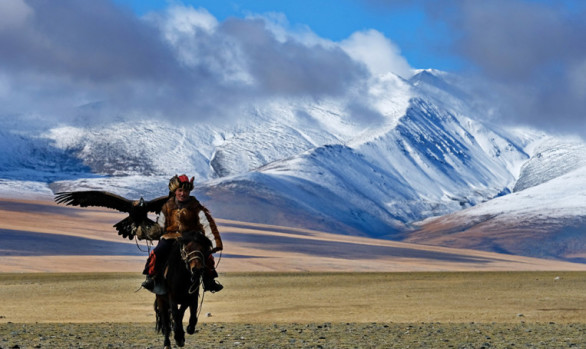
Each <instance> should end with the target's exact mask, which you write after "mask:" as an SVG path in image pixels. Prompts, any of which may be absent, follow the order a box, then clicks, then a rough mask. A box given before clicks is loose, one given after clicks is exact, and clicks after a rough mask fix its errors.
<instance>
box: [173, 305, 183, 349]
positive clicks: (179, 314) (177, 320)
mask: <svg viewBox="0 0 586 349" xmlns="http://www.w3.org/2000/svg"><path fill="white" fill-rule="evenodd" d="M185 308H187V306H186V305H183V304H182V305H181V306H180V307H177V304H173V305H172V307H171V310H172V312H173V332H175V336H174V338H175V344H177V346H178V347H182V346H184V345H185V331H184V330H183V314H185Z"/></svg>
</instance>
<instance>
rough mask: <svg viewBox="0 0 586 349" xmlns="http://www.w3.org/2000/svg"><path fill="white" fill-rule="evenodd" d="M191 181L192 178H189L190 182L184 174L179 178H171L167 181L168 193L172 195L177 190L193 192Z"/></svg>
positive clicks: (176, 176)
mask: <svg viewBox="0 0 586 349" xmlns="http://www.w3.org/2000/svg"><path fill="white" fill-rule="evenodd" d="M193 179H194V177H191V180H190V179H189V177H187V175H184V174H182V175H181V176H178V175H175V176H173V178H171V179H170V180H169V191H170V192H171V193H174V192H175V190H177V189H179V188H183V189H185V190H189V191H192V190H193Z"/></svg>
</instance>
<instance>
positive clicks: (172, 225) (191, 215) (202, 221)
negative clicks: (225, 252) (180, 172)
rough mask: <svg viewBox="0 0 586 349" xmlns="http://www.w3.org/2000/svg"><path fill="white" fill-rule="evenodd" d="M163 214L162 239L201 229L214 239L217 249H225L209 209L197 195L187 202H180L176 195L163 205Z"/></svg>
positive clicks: (160, 221) (214, 247)
mask: <svg viewBox="0 0 586 349" xmlns="http://www.w3.org/2000/svg"><path fill="white" fill-rule="evenodd" d="M161 213H163V215H162V216H161V217H160V219H159V224H161V225H162V227H163V229H164V234H163V236H162V237H161V238H162V239H174V238H177V237H179V236H180V235H181V233H183V232H187V231H199V232H202V233H203V234H205V235H206V236H207V237H208V238H209V239H210V240H211V241H212V248H213V249H214V250H215V251H220V250H222V249H223V244H222V238H221V237H220V232H219V231H218V227H217V226H216V222H215V221H214V219H213V218H212V216H211V214H210V212H209V210H208V209H207V208H206V207H205V206H203V205H202V204H201V203H200V202H199V201H198V200H197V199H196V198H195V197H193V196H190V197H189V200H187V202H178V201H177V200H176V198H175V197H171V198H169V200H168V201H167V202H166V203H165V204H164V205H163V208H162V210H161Z"/></svg>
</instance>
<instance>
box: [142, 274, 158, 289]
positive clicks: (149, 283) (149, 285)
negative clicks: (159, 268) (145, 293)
mask: <svg viewBox="0 0 586 349" xmlns="http://www.w3.org/2000/svg"><path fill="white" fill-rule="evenodd" d="M142 287H144V288H146V289H147V290H149V291H151V292H153V290H154V289H155V277H154V276H150V275H147V276H146V280H144V282H143V283H142Z"/></svg>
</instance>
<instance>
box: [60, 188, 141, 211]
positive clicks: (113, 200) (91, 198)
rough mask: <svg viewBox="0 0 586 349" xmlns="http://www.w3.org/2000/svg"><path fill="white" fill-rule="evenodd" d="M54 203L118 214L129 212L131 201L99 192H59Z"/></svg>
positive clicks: (105, 192)
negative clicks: (93, 208)
mask: <svg viewBox="0 0 586 349" xmlns="http://www.w3.org/2000/svg"><path fill="white" fill-rule="evenodd" d="M55 202H57V203H58V204H65V205H68V206H81V207H88V206H99V207H107V208H112V209H114V210H118V211H120V212H130V209H131V208H132V200H128V199H126V198H123V197H122V196H120V195H116V194H112V193H109V192H107V191H99V190H88V191H71V192H60V193H57V194H55Z"/></svg>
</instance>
